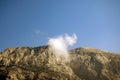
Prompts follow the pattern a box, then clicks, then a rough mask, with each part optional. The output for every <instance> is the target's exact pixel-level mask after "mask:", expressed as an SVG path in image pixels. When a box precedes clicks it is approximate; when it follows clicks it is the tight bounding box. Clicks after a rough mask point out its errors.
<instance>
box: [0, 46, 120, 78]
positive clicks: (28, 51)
mask: <svg viewBox="0 0 120 80" xmlns="http://www.w3.org/2000/svg"><path fill="white" fill-rule="evenodd" d="M0 79H2V80H120V55H119V54H115V53H110V52H106V51H102V50H98V49H93V48H76V49H73V50H71V51H69V59H68V60H67V61H66V59H65V57H64V56H57V55H56V54H54V53H53V52H52V51H50V50H49V48H48V46H41V47H34V48H32V47H18V48H8V49H6V50H4V51H3V52H1V53H0Z"/></svg>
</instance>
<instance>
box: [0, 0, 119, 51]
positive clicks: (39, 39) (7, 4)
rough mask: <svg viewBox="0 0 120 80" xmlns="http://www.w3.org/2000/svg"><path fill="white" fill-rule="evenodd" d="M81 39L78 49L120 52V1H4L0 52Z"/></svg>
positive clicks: (0, 11) (0, 8)
mask: <svg viewBox="0 0 120 80" xmlns="http://www.w3.org/2000/svg"><path fill="white" fill-rule="evenodd" d="M65 33H68V34H70V35H72V34H73V33H76V34H77V36H78V40H77V43H76V44H75V46H73V48H75V47H93V48H99V49H103V50H107V51H112V52H120V0H0V51H3V50H4V49H6V48H9V47H18V46H32V47H34V46H42V45H47V41H48V39H49V38H50V37H55V36H57V35H61V34H65Z"/></svg>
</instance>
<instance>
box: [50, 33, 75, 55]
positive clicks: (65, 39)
mask: <svg viewBox="0 0 120 80" xmlns="http://www.w3.org/2000/svg"><path fill="white" fill-rule="evenodd" d="M76 40H77V36H76V34H73V35H72V36H69V35H68V34H65V35H61V36H57V37H54V38H50V39H49V40H48V45H49V46H50V49H52V51H53V52H54V53H55V54H57V55H62V56H64V57H68V55H69V54H68V50H67V49H68V47H69V46H72V45H73V44H75V43H76Z"/></svg>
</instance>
